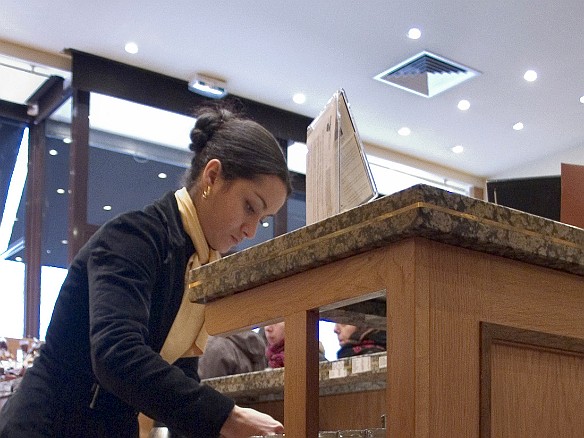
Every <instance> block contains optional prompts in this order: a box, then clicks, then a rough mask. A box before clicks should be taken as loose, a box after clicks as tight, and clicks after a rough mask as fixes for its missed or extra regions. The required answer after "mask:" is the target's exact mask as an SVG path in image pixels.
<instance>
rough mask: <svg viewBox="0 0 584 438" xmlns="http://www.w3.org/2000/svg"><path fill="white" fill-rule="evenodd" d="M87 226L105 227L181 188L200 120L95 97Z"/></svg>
mask: <svg viewBox="0 0 584 438" xmlns="http://www.w3.org/2000/svg"><path fill="white" fill-rule="evenodd" d="M90 113H91V115H90V121H91V129H90V140H89V142H90V150H89V182H88V207H87V208H88V210H87V222H88V223H90V224H94V225H102V224H103V223H105V222H106V221H108V220H109V219H111V218H113V217H115V216H117V215H118V214H120V213H123V212H126V211H129V210H136V209H141V208H143V207H144V206H145V205H147V204H150V203H151V202H153V201H154V200H156V199H158V198H160V197H161V196H163V195H164V194H165V193H166V192H168V191H174V190H177V189H178V188H180V187H181V186H182V179H183V176H184V173H185V171H186V169H187V168H188V166H189V165H190V159H191V154H192V152H191V151H189V149H188V144H189V133H190V130H191V129H192V127H193V126H194V124H195V119H194V118H192V117H186V116H182V115H179V114H175V113H171V112H168V111H163V110H160V109H156V108H152V107H148V106H145V105H139V104H136V103H132V102H128V101H125V100H122V99H116V98H112V97H108V96H103V95H99V94H96V93H92V94H91V97H90Z"/></svg>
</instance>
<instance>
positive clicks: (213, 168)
mask: <svg viewBox="0 0 584 438" xmlns="http://www.w3.org/2000/svg"><path fill="white" fill-rule="evenodd" d="M220 175H221V161H219V160H218V159H217V158H213V159H212V160H209V162H208V163H207V165H206V166H205V169H204V170H203V182H204V185H205V186H213V184H215V181H216V180H217V178H218V177H219V176H220Z"/></svg>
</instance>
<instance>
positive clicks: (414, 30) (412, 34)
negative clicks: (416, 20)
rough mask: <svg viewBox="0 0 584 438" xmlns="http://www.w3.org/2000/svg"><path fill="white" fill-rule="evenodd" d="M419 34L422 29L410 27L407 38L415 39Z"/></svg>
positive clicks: (420, 34)
mask: <svg viewBox="0 0 584 438" xmlns="http://www.w3.org/2000/svg"><path fill="white" fill-rule="evenodd" d="M421 36H422V31H421V30H420V29H418V28H417V27H412V28H411V29H410V30H408V38H409V39H411V40H417V39H418V38H420V37H421Z"/></svg>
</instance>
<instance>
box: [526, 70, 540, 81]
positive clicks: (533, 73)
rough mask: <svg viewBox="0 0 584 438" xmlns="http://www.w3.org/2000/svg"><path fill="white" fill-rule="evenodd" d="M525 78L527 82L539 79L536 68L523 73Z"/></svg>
mask: <svg viewBox="0 0 584 438" xmlns="http://www.w3.org/2000/svg"><path fill="white" fill-rule="evenodd" d="M523 79H525V80H526V81H527V82H533V81H535V80H536V79H537V72H536V71H535V70H527V71H526V72H525V74H524V75H523Z"/></svg>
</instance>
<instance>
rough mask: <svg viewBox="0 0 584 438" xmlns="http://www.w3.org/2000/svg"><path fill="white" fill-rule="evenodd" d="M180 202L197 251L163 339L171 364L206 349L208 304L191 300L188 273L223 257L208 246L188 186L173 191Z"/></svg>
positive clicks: (188, 265)
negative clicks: (169, 326) (173, 316)
mask: <svg viewBox="0 0 584 438" xmlns="http://www.w3.org/2000/svg"><path fill="white" fill-rule="evenodd" d="M174 196H175V197H176V201H177V203H178V210H179V211H180V216H181V219H182V223H183V227H184V229H185V231H186V233H187V234H188V235H189V237H190V238H191V240H192V241H193V245H195V253H194V254H193V255H192V256H191V258H190V259H189V261H188V263H187V269H186V272H185V288H184V292H183V298H182V302H181V303H180V308H179V309H178V313H177V314H176V317H175V318H174V322H173V323H172V327H171V328H170V331H169V332H168V336H167V337H166V340H165V341H164V345H163V346H162V350H160V355H161V356H162V358H163V359H164V360H165V361H167V362H168V363H170V364H172V363H174V361H176V360H177V359H178V358H180V357H192V356H199V355H201V354H203V351H205V346H206V345H207V339H208V337H209V334H208V333H207V330H206V329H205V305H203V304H196V303H191V302H190V300H189V290H188V287H187V284H188V278H189V272H190V270H191V269H194V268H197V267H199V266H201V265H204V264H206V263H209V262H213V261H215V260H218V259H220V258H221V255H220V254H219V253H218V252H217V251H215V250H214V249H211V248H209V244H208V243H207V239H205V235H204V234H203V229H202V228H201V224H200V223H199V218H198V216H197V210H196V209H195V206H194V204H193V201H192V199H191V197H190V195H189V192H188V191H187V189H186V188H185V187H183V188H182V189H180V190H177V191H176V192H175V194H174Z"/></svg>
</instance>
